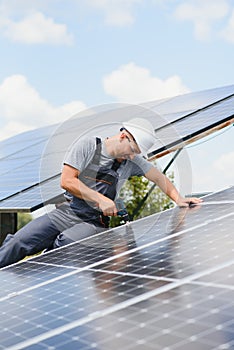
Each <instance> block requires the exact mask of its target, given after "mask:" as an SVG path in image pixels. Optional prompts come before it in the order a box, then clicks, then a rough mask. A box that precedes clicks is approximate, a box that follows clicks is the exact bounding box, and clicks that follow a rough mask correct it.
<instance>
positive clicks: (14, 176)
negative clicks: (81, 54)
mask: <svg viewBox="0 0 234 350" xmlns="http://www.w3.org/2000/svg"><path fill="white" fill-rule="evenodd" d="M233 99H234V85H232V86H226V87H221V88H217V89H212V90H207V91H201V92H195V93H190V94H185V95H181V96H176V97H172V98H167V99H164V100H158V101H152V102H149V103H147V104H145V105H144V106H135V105H126V104H111V105H104V106H102V107H98V108H96V109H90V110H88V111H84V112H83V113H80V114H79V115H76V116H74V117H73V118H71V119H69V120H67V121H66V122H64V123H63V124H61V125H53V126H49V127H46V128H40V129H37V130H33V131H29V132H25V133H22V134H20V135H17V136H14V137H12V138H10V139H8V140H5V141H2V142H1V143H0V146H1V147H0V149H1V151H0V169H1V170H0V175H1V182H0V193H1V197H0V211H2V212H3V211H6V212H9V211H20V210H26V211H33V210H35V209H37V208H39V207H41V206H43V205H44V204H45V203H49V202H51V203H54V202H55V201H57V200H59V198H61V196H62V194H63V192H62V190H61V189H60V187H59V186H58V184H59V179H58V178H59V174H60V172H61V165H62V160H63V157H64V154H65V152H66V151H67V149H68V148H69V147H70V145H71V144H72V142H73V141H74V140H75V139H77V137H79V136H80V135H82V134H83V133H85V132H87V131H88V132H89V133H90V134H95V135H96V134H97V135H98V136H102V135H104V134H105V135H106V133H107V134H108V133H113V129H114V127H115V128H116V130H118V127H119V125H121V122H122V121H125V120H126V119H130V118H132V117H136V116H138V117H139V116H140V117H145V118H147V119H149V120H150V121H151V122H152V124H153V125H154V127H155V129H156V135H157V138H158V140H157V142H156V143H155V145H154V147H153V148H152V150H151V153H150V154H149V156H150V157H159V156H160V155H163V154H165V153H167V152H168V151H171V150H174V149H175V148H177V147H182V146H183V145H184V143H186V142H189V141H190V140H194V139H195V138H196V137H200V136H201V135H203V136H204V132H207V131H208V130H210V129H213V128H214V127H217V126H219V125H227V124H228V123H229V124H230V123H231V122H232V120H233V115H234V103H233ZM157 113H159V114H160V116H161V117H159V116H158V114H157ZM111 120H115V123H112V122H111ZM225 123H226V124H225ZM199 135H200V136H199Z"/></svg>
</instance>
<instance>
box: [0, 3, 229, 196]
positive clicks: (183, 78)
mask: <svg viewBox="0 0 234 350" xmlns="http://www.w3.org/2000/svg"><path fill="white" fill-rule="evenodd" d="M0 47H1V55H0V140H3V139H5V138H8V137H10V136H13V135H15V134H17V133H21V132H23V131H26V130H30V129H35V128H38V127H41V126H46V125H49V124H53V123H58V122H61V123H62V122H63V121H65V120H66V119H68V118H69V117H71V116H72V115H74V114H76V113H78V112H79V111H82V110H84V109H87V108H91V107H93V106H100V105H104V104H109V103H116V102H117V103H121V102H124V103H134V104H138V103H139V104H140V103H143V102H146V101H151V100H157V99H161V98H164V97H170V96H175V95H179V94H183V93H187V92H195V91H202V90H206V89H213V88H216V87H221V86H226V85H232V84H234V69H233V65H234V64H233V62H234V0H186V1H183V0H182V1H180V0H0ZM186 152H187V154H188V157H189V160H190V163H191V173H192V189H191V190H192V191H193V192H204V191H205V192H206V191H214V190H220V189H223V188H225V187H227V186H230V185H233V182H234V181H233V179H234V146H233V127H229V128H227V130H222V132H221V133H218V134H217V135H216V134H215V136H214V135H212V136H211V137H209V138H208V139H205V140H200V141H199V142H198V143H196V144H194V145H191V146H189V147H188V149H187V150H186ZM165 161H166V158H165V159H163V160H162V163H163V162H165ZM182 184H183V178H182V177H180V185H179V186H182Z"/></svg>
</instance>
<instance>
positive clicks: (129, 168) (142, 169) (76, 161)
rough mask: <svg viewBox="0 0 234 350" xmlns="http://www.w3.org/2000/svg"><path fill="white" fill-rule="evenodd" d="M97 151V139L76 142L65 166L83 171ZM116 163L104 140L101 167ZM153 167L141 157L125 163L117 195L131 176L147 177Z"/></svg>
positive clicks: (120, 168)
mask: <svg viewBox="0 0 234 350" xmlns="http://www.w3.org/2000/svg"><path fill="white" fill-rule="evenodd" d="M95 150H96V138H95V137H84V138H80V139H78V140H77V141H75V142H74V143H73V145H72V147H71V149H70V150H69V151H68V152H67V153H66V155H65V158H64V164H67V165H70V166H72V167H73V168H75V169H77V170H79V171H80V172H81V171H83V170H84V169H85V168H86V167H87V166H88V164H89V163H90V162H91V160H92V159H93V156H94V154H95ZM113 162H114V158H112V157H111V156H110V155H109V154H108V153H107V151H106V147H105V144H104V142H103V140H102V150H101V156H100V166H105V167H110V168H111V166H112V164H113ZM152 167H153V165H152V164H151V163H150V162H148V161H147V160H146V159H144V158H143V157H142V156H141V155H136V156H135V157H134V159H133V160H126V161H124V162H123V163H122V164H121V166H120V167H119V169H118V170H117V172H118V174H119V181H118V187H117V193H118V192H119V191H120V189H121V187H122V186H123V184H124V182H125V181H126V180H127V179H128V178H129V177H131V176H143V175H145V174H146V173H147V172H148V171H149V170H150V169H151V168H152Z"/></svg>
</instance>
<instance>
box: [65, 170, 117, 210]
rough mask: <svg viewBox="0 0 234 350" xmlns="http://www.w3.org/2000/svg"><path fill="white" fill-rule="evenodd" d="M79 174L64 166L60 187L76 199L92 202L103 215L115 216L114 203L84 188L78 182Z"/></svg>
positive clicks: (80, 182) (83, 185) (86, 187)
mask: <svg viewBox="0 0 234 350" xmlns="http://www.w3.org/2000/svg"><path fill="white" fill-rule="evenodd" d="M79 174H80V172H79V170H77V169H75V168H73V167H71V166H69V165H66V164H65V165H64V167H63V170H62V175H61V187H62V188H63V189H64V190H66V191H68V192H69V193H71V194H72V195H74V196H76V197H78V198H82V199H84V200H87V201H90V202H93V203H94V206H96V207H98V208H99V209H100V210H101V211H102V212H103V214H104V215H116V214H117V209H116V206H115V203H114V202H113V201H112V200H111V199H109V198H107V197H106V196H104V195H102V194H101V193H99V192H97V191H94V190H92V189H91V188H89V187H88V186H86V185H85V184H84V183H83V182H82V181H80V180H79V178H78V176H79Z"/></svg>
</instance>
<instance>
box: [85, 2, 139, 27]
mask: <svg viewBox="0 0 234 350" xmlns="http://www.w3.org/2000/svg"><path fill="white" fill-rule="evenodd" d="M138 3H142V0H86V4H89V6H91V7H93V8H97V9H100V10H102V11H103V12H104V16H105V23H106V24H108V25H111V26H126V25H130V24H132V23H133V22H134V20H135V19H134V15H133V7H134V6H135V5H136V4H138Z"/></svg>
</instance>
